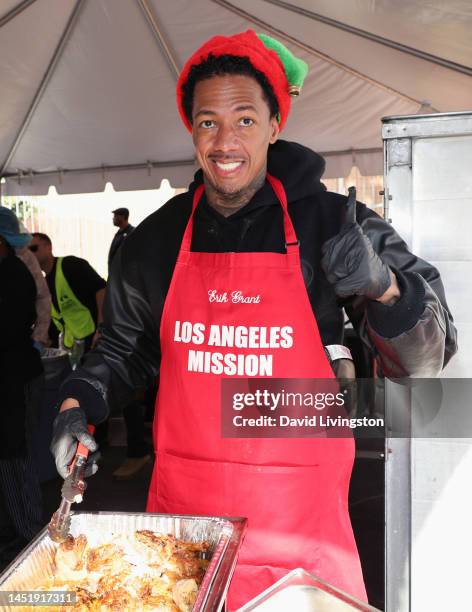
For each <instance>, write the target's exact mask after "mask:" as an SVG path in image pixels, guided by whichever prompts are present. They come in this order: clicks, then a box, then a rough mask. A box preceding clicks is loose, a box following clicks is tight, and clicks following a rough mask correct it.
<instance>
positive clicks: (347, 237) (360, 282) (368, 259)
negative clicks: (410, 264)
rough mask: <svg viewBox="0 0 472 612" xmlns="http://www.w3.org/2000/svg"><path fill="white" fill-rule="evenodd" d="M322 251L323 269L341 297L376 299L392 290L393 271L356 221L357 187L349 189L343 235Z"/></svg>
mask: <svg viewBox="0 0 472 612" xmlns="http://www.w3.org/2000/svg"><path fill="white" fill-rule="evenodd" d="M321 250H322V254H323V258H322V260H321V266H322V268H323V270H324V273H325V274H326V278H327V279H328V281H329V282H330V283H332V284H333V285H334V290H335V292H336V295H337V296H338V297H340V298H345V297H349V296H351V295H365V296H366V297H367V298H369V299H371V300H376V299H378V298H379V297H381V296H382V295H383V294H384V293H385V292H386V291H387V289H388V288H389V287H390V285H391V282H392V273H391V271H390V268H389V267H388V266H387V265H386V264H384V262H383V261H382V260H381V259H380V257H379V256H378V255H377V253H376V252H375V251H374V248H373V246H372V243H371V242H370V240H369V238H368V237H367V236H366V235H365V234H364V232H363V231H362V228H361V227H360V225H359V224H358V223H357V221H356V188H355V187H349V198H348V201H347V206H346V218H345V221H344V223H343V225H342V226H341V230H340V232H339V234H337V235H336V236H334V237H333V238H330V239H329V240H327V241H326V242H325V243H324V244H323V246H322V247H321Z"/></svg>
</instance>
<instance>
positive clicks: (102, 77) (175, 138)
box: [0, 0, 472, 195]
mask: <svg viewBox="0 0 472 612" xmlns="http://www.w3.org/2000/svg"><path fill="white" fill-rule="evenodd" d="M248 28H253V29H255V30H256V31H261V32H265V33H267V34H269V35H273V36H275V37H278V38H279V39H281V40H282V41H283V42H285V43H286V44H287V46H288V47H289V48H291V49H292V51H293V52H294V53H296V54H297V55H298V56H300V57H302V58H303V59H304V60H305V61H306V62H307V63H308V64H309V66H310V72H309V76H308V78H307V81H306V85H305V87H304V90H303V92H302V95H301V96H300V98H299V99H297V100H295V101H294V102H293V105H292V109H293V110H292V114H291V117H290V119H289V121H288V124H287V128H286V130H285V131H284V133H283V137H284V138H287V139H289V140H297V141H299V142H301V143H303V144H306V145H308V146H310V147H311V148H313V149H315V150H316V151H318V152H320V153H322V154H324V155H325V156H326V159H327V173H326V176H329V177H334V176H346V175H347V174H348V173H349V170H350V168H351V166H352V165H353V163H355V164H356V165H357V166H358V167H359V168H360V170H361V172H362V173H363V174H381V173H382V150H381V137H380V119H381V117H383V116H385V115H400V114H414V113H417V112H423V111H425V110H426V112H429V111H431V110H434V111H441V112H445V111H458V110H466V109H470V108H472V78H471V77H472V38H471V36H470V32H471V31H472V6H471V3H470V2H468V1H467V0H448V2H447V3H445V2H444V1H443V0H395V2H391V1H387V0H380V1H377V2H372V1H371V0H356V2H353V1H352V0H337V1H336V2H332V0H293V1H292V2H283V1H281V0H231V1H226V0H23V1H22V2H20V1H19V0H0V82H1V84H2V96H1V102H0V175H1V176H3V177H5V178H6V182H4V184H2V186H1V187H2V191H3V193H10V194H14V193H17V194H22V195H27V194H37V195H39V194H44V193H46V192H47V190H48V188H49V186H50V185H55V186H56V188H57V190H58V192H59V193H74V192H92V191H100V190H102V189H103V188H104V185H105V184H106V182H109V181H111V182H112V183H113V185H114V187H115V189H117V190H124V189H145V188H156V187H158V186H159V184H160V182H161V180H162V179H163V178H168V179H169V180H170V181H171V183H172V184H173V185H176V186H183V185H186V184H187V183H188V182H189V179H190V178H191V176H192V172H193V171H194V157H193V147H192V142H191V138H190V137H189V135H188V133H187V132H186V130H185V129H184V127H183V126H182V124H181V121H180V119H179V116H178V113H177V108H176V104H175V82H176V78H177V74H178V71H179V70H180V68H181V67H182V65H183V63H184V61H185V60H186V58H187V57H188V56H189V55H190V54H191V53H192V52H193V51H194V50H195V49H196V48H197V47H198V46H199V45H200V44H202V43H203V42H204V41H205V40H206V39H208V38H209V37H210V36H212V35H215V34H226V35H229V34H233V33H236V32H239V31H242V30H245V29H248Z"/></svg>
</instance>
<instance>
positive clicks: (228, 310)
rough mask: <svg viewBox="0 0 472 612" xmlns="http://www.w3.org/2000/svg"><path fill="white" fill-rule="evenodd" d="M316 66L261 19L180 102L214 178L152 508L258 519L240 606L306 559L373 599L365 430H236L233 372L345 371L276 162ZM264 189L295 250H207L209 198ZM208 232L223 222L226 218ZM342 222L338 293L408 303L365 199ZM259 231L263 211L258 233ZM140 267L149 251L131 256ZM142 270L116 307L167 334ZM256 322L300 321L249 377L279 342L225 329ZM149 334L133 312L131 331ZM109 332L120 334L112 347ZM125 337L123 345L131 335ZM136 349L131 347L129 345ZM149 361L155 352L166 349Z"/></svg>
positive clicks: (174, 284) (190, 232) (191, 71)
mask: <svg viewBox="0 0 472 612" xmlns="http://www.w3.org/2000/svg"><path fill="white" fill-rule="evenodd" d="M305 74H306V66H305V65H304V63H303V62H301V61H300V60H297V59H296V58H294V57H293V56H292V55H291V54H290V53H289V52H288V51H287V50H286V49H285V48H284V47H282V45H280V43H277V41H273V40H272V39H269V38H268V37H264V36H258V35H256V34H255V33H254V32H252V31H248V32H245V33H243V34H238V35H235V36H231V37H222V36H217V37H215V38H212V39H211V40H210V41H208V42H207V43H206V44H205V45H204V46H203V47H202V48H201V49H199V50H198V51H197V52H196V53H195V54H194V55H193V56H192V57H191V58H190V60H189V61H188V62H187V64H186V65H185V67H184V69H183V71H182V74H181V76H180V79H179V83H178V86H177V100H178V106H179V111H180V114H181V117H182V119H183V121H184V124H185V125H186V127H187V128H188V129H189V131H191V133H192V137H193V141H194V144H195V149H196V153H197V159H198V162H199V164H200V166H201V168H202V171H203V182H202V183H201V184H199V185H197V186H196V187H195V188H193V190H191V210H189V211H188V213H187V216H186V219H185V223H184V224H183V225H182V226H181V230H180V231H181V236H182V239H181V242H180V244H179V246H178V249H177V251H176V254H175V265H174V267H173V269H172V274H171V276H170V279H169V282H168V289H167V292H166V295H165V302H164V305H163V308H162V307H161V309H162V310H161V312H162V316H160V320H159V321H160V323H159V332H158V333H159V349H160V388H159V394H158V399H157V404H156V418H155V423H154V441H155V447H156V463H155V468H154V473H153V477H152V482H151V486H150V490H149V498H148V505H147V509H148V511H150V512H164V513H179V514H208V515H222V516H246V517H247V518H248V531H247V536H246V539H245V541H244V544H243V546H242V549H241V552H240V557H239V563H238V566H237V568H236V571H235V575H234V579H233V581H232V584H231V588H230V591H229V595H228V604H229V609H230V610H235V609H237V608H238V607H240V606H241V605H243V604H244V603H246V602H247V601H248V600H250V599H251V598H252V597H254V596H256V595H257V594H258V593H260V592H261V591H262V590H264V589H265V588H267V587H268V586H269V585H271V584H272V583H274V582H275V581H276V580H277V579H279V578H280V577H282V576H283V575H285V574H286V573H287V572H289V571H290V570H291V569H293V568H296V567H303V568H305V569H307V570H309V571H311V572H313V573H314V574H316V575H317V576H319V577H320V578H322V579H324V580H326V581H327V582H329V583H331V584H333V585H334V586H336V587H338V588H340V589H343V590H345V591H346V592H347V593H349V594H350V595H353V596H355V597H358V598H360V599H364V600H365V599H366V593H365V588H364V583H363V579H362V571H361V567H360V562H359V558H358V554H357V549H356V544H355V541H354V537H353V533H352V529H351V524H350V520H349V514H348V488H349V479H350V475H351V469H352V464H353V459H354V443H353V440H352V438H303V439H297V438H292V439H291V438H279V439H276V438H263V439H257V438H228V439H224V438H223V437H222V435H221V422H220V421H221V419H220V403H221V402H220V394H221V381H222V379H223V378H227V377H229V376H239V377H248V376H251V375H252V376H270V377H274V378H324V379H330V378H333V377H334V374H333V371H332V369H331V366H330V364H329V362H328V360H327V358H326V355H325V352H324V349H323V343H322V341H321V339H320V333H319V329H318V324H317V320H316V319H315V316H314V313H313V307H312V303H311V301H310V299H309V297H308V294H307V289H306V279H305V278H304V275H303V272H302V265H301V262H300V245H299V236H298V235H297V232H296V231H295V228H294V224H293V222H292V219H291V216H290V215H289V211H288V204H287V197H286V190H285V187H284V184H283V181H281V180H279V179H277V178H275V177H274V176H272V175H271V174H270V173H269V172H268V170H267V151H268V148H269V146H271V145H273V144H274V143H275V142H276V140H277V137H278V134H279V131H280V130H281V129H282V128H283V127H284V125H285V122H286V120H287V116H288V113H289V109H290V96H289V92H292V93H294V92H299V90H300V87H301V85H302V83H303V78H304V76H305ZM261 189H265V190H266V192H265V193H267V197H271V198H272V197H274V196H275V198H276V206H274V207H273V210H272V209H271V211H270V212H271V214H272V215H275V216H276V217H277V218H280V221H281V224H280V228H281V232H280V234H281V236H280V239H281V240H282V243H283V247H282V249H280V250H279V251H278V252H272V251H270V249H267V251H270V252H267V251H263V250H259V251H257V252H252V251H250V250H249V251H248V250H240V249H234V250H233V249H231V248H230V249H225V248H224V247H223V248H222V249H221V251H220V252H203V251H201V250H199V249H198V248H195V245H196V244H198V240H199V236H197V235H196V232H195V231H194V230H195V228H196V225H195V220H196V218H197V214H198V213H199V211H200V210H203V209H202V208H201V207H202V206H210V207H211V208H212V209H213V210H214V211H217V213H218V214H219V215H220V216H221V219H220V220H221V222H225V219H227V221H228V223H231V220H232V219H234V218H236V217H237V213H238V211H241V210H242V209H244V207H245V206H247V205H248V203H250V201H251V200H252V198H253V196H254V194H255V193H258V192H260V190H261ZM256 213H257V211H256ZM257 214H258V213H257ZM207 229H208V232H211V229H212V226H211V224H209V225H208V228H207ZM340 230H341V231H339V232H337V233H336V232H335V235H334V236H333V235H332V237H331V239H330V240H328V241H325V242H324V246H323V251H322V253H320V254H319V258H320V260H321V258H322V266H323V269H324V273H325V275H326V278H327V279H328V280H329V282H330V283H331V284H332V286H334V287H335V291H336V294H337V295H338V296H343V297H345V296H352V295H358V296H359V295H360V296H363V298H364V299H366V300H370V301H377V302H378V303H379V304H383V305H384V306H385V307H387V308H388V305H394V304H395V303H396V301H397V300H398V299H399V298H400V296H401V292H400V287H399V284H398V282H397V277H396V274H394V273H393V271H392V270H391V268H390V267H389V266H388V265H387V264H386V263H384V261H383V260H382V258H380V257H379V256H378V255H377V253H376V252H375V251H374V249H373V248H372V244H371V242H370V241H369V239H368V238H367V237H366V236H365V234H364V233H363V231H362V229H361V228H360V226H359V225H358V224H357V222H356V205H355V199H353V198H350V200H349V204H348V207H347V209H345V210H344V222H343V224H342V225H341V228H340ZM228 231H230V230H228ZM250 231H251V224H250V223H249V222H248V223H247V227H246V233H248V232H250ZM136 234H139V228H138V229H137V230H136V232H135V233H134V234H133V236H131V237H130V239H129V240H128V241H127V242H129V243H131V244H136V245H137V242H136V243H134V242H133V241H134V240H135V236H136ZM125 247H126V248H128V245H125ZM136 248H137V247H136ZM129 265H130V266H132V267H134V266H135V265H136V264H135V262H134V261H133V262H132V261H131V260H130V263H129ZM126 274H127V272H125V275H126ZM136 274H137V275H139V272H138V271H136ZM140 283H141V281H139V280H138V277H136V281H133V283H132V284H130V285H129V286H128V287H127V295H126V296H125V295H123V296H122V298H123V301H122V302H121V303H118V302H113V298H110V304H109V310H110V311H111V310H112V309H113V308H115V309H117V310H118V311H120V312H122V311H123V310H125V309H126V308H127V306H128V308H129V309H130V310H131V311H132V316H133V317H134V319H135V320H136V321H137V320H138V318H139V320H140V323H139V325H142V329H143V330H144V331H143V333H142V334H140V338H141V340H140V342H142V343H143V345H144V344H145V343H147V342H149V343H152V342H155V340H151V339H150V338H148V339H146V338H145V336H146V337H149V336H150V334H151V328H152V321H151V320H149V319H146V317H148V315H147V314H146V308H147V306H145V305H144V303H145V300H146V298H145V297H144V296H145V294H146V291H145V290H144V286H142V285H140ZM112 286H113V280H112ZM140 287H141V288H140ZM326 290H327V289H326V287H325V288H324V291H326ZM314 291H315V292H316V287H315V288H314ZM319 291H320V292H321V288H320V290H319ZM112 295H113V290H112ZM319 297H321V296H319ZM131 304H132V305H131ZM135 313H139V315H138V316H135ZM112 316H114V315H113V314H112V313H111V312H110V317H112ZM125 316H127V315H125ZM254 327H256V328H258V329H259V330H262V329H265V330H273V329H282V328H283V329H286V330H291V331H290V338H289V340H287V339H286V342H285V344H284V345H283V346H282V343H279V344H278V345H277V346H275V347H273V348H271V352H270V360H271V361H270V368H269V369H267V368H266V369H264V368H259V369H258V368H257V367H256V368H255V369H254V370H252V371H251V373H249V374H248V372H247V371H246V370H245V369H244V365H243V366H241V364H244V363H245V361H244V360H245V358H248V357H249V356H252V357H254V356H255V357H254V358H255V359H256V363H257V359H258V358H260V357H261V355H262V353H267V350H264V351H263V350H262V349H261V348H260V347H259V346H258V344H257V342H255V343H254V342H253V345H252V347H251V348H249V347H248V345H247V344H244V343H243V342H240V344H239V347H238V346H237V347H236V348H235V346H234V343H229V344H227V346H222V344H221V343H220V344H218V343H215V342H213V343H212V342H211V330H221V329H223V328H225V329H235V328H238V329H239V330H240V333H241V330H246V332H247V330H249V329H252V328H254ZM123 329H124V328H123ZM156 331H157V330H156ZM134 333H135V332H134V328H133V326H132V325H130V326H129V327H128V328H127V334H128V335H133V334H134ZM156 335H157V333H156ZM120 342H121V340H120ZM123 342H124V343H126V340H125V339H124V338H123ZM106 343H107V338H106V334H105V337H104V339H103V346H105V345H106ZM118 344H119V343H118ZM215 344H216V346H217V348H215ZM276 344H277V343H276ZM150 345H151V344H149V346H150ZM105 350H107V349H105ZM114 350H115V351H116V352H117V353H119V347H118V345H117V344H115V348H114ZM99 353H100V348H99V349H98V351H97V359H96V360H95V362H94V357H93V355H92V357H89V360H88V364H85V368H84V369H83V370H82V373H81V372H79V373H78V374H77V375H75V379H74V380H71V381H69V383H68V384H66V385H65V386H64V389H63V397H65V398H66V399H65V400H64V402H63V403H62V406H61V412H60V414H59V416H58V418H57V419H56V424H55V428H56V430H55V436H54V441H53V452H54V453H55V455H56V462H57V464H58V467H60V468H61V469H62V470H63V471H64V466H66V465H67V459H68V457H69V455H70V449H71V442H72V441H73V440H74V439H75V438H77V437H78V438H79V439H80V440H81V441H82V442H83V443H85V444H86V445H87V446H89V447H90V449H91V450H95V448H96V445H95V444H94V441H93V438H91V437H90V436H88V434H87V433H86V432H85V430H84V423H85V414H84V412H83V411H82V409H81V408H79V403H80V404H82V405H86V404H87V403H90V405H91V404H93V400H92V397H91V390H90V389H87V393H88V399H87V397H85V391H84V389H85V387H84V385H87V384H89V382H90V380H91V379H90V376H91V375H92V376H95V380H96V381H98V382H96V384H95V385H94V386H95V389H98V390H99V391H100V386H102V388H105V389H108V388H111V387H112V386H113V385H109V384H108V382H109V380H108V382H107V379H109V377H110V373H109V370H106V371H105V370H104V368H103V359H102V357H101V356H100V355H99ZM134 355H135V353H134V352H131V353H130V354H129V360H128V361H129V364H128V366H127V367H128V368H129V372H131V371H133V372H135V384H138V379H139V376H141V372H145V371H146V368H147V364H146V363H145V360H143V359H142V357H143V355H144V352H142V353H140V354H139V358H138V359H135V357H134ZM123 358H124V361H126V360H127V359H128V357H127V356H125V355H124V354H123ZM149 359H150V360H151V361H153V360H154V359H155V357H154V355H152V354H151V355H150V357H149ZM122 367H124V366H121V365H116V364H115V366H112V367H111V369H112V370H113V371H114V373H115V375H116V374H117V373H118V376H119V371H120V368H122ZM122 372H124V371H123V370H122ZM127 375H128V374H127V373H123V377H125V376H127ZM87 381H88V382H87ZM74 385H75V387H74ZM74 389H75V391H74ZM106 393H107V392H106V391H105V392H104V393H103V397H105V395H106ZM107 400H108V401H109V398H107ZM88 415H89V417H90V416H91V411H90V410H88ZM92 419H93V416H92Z"/></svg>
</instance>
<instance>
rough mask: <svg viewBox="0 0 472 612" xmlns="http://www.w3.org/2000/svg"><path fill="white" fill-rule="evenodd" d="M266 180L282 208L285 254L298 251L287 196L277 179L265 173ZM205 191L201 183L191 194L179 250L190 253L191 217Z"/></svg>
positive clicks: (297, 242)
mask: <svg viewBox="0 0 472 612" xmlns="http://www.w3.org/2000/svg"><path fill="white" fill-rule="evenodd" d="M267 180H268V182H269V184H270V186H271V187H272V189H273V190H274V193H275V195H276V196H277V199H278V201H279V202H280V205H281V206H282V211H283V217H284V234H285V247H286V249H287V253H290V252H292V251H296V250H298V247H299V244H300V243H299V241H298V239H297V235H296V233H295V228H294V227H293V223H292V220H291V219H290V215H289V214H288V203H287V195H286V193H285V189H284V186H283V185H282V183H281V182H280V181H279V179H278V178H275V176H272V175H271V174H269V173H267ZM204 191H205V186H204V185H203V183H202V184H201V185H199V186H198V187H197V188H196V189H195V191H194V193H193V201H192V212H191V214H190V218H189V220H188V223H187V227H186V228H185V232H184V236H183V238H182V245H181V250H183V251H190V246H191V243H192V230H193V217H194V214H195V210H196V208H197V206H198V203H199V202H200V200H201V198H202V195H203V192H204Z"/></svg>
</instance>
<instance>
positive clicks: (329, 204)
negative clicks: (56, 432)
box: [61, 140, 457, 421]
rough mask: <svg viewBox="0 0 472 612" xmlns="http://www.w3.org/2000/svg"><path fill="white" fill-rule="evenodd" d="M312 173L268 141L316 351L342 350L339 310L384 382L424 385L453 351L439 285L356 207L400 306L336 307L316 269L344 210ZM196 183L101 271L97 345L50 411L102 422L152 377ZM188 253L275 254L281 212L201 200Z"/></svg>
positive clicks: (267, 202)
mask: <svg viewBox="0 0 472 612" xmlns="http://www.w3.org/2000/svg"><path fill="white" fill-rule="evenodd" d="M324 166H325V164H324V160H323V158H322V157H320V156H319V155H318V154H317V153H315V152H313V151H311V150H310V149H307V148H306V147H303V146H301V145H299V144H295V143H290V142H285V141H282V140H279V141H278V142H277V143H276V144H274V145H271V146H270V148H269V154H268V172H269V173H270V174H272V175H274V176H275V177H277V178H278V179H280V180H281V181H282V184H283V185H284V188H285V191H286V194H287V200H288V210H289V214H290V217H291V219H292V222H293V224H294V227H295V231H296V234H297V237H298V239H299V241H300V255H301V260H302V272H303V276H304V280H305V286H306V288H307V292H308V296H309V299H310V303H311V305H312V308H313V312H314V314H315V317H316V320H317V323H318V327H319V330H320V335H321V339H322V341H323V343H324V344H325V345H327V344H342V342H343V333H344V314H343V307H344V308H345V310H346V313H347V314H348V316H349V318H350V320H351V322H352V324H353V326H354V328H355V329H356V331H357V333H358V334H359V336H360V337H361V339H362V340H363V342H364V343H365V344H366V345H367V346H368V347H369V348H370V349H371V350H372V352H373V354H374V355H375V356H376V358H377V359H378V361H379V363H380V365H381V366H382V368H383V370H384V372H385V374H386V375H387V376H390V377H402V376H409V377H429V376H436V375H437V374H438V373H439V372H440V370H441V369H442V367H444V365H445V364H446V363H447V361H448V360H449V359H450V357H451V356H452V355H453V354H454V353H455V351H456V349H457V347H456V330H455V328H454V326H453V323H452V317H451V315H450V313H449V311H448V308H447V304H446V301H445V297H444V289H443V286H442V283H441V279H440V277H439V273H438V271H437V270H436V269H435V268H434V267H433V266H431V265H429V264H428V263H427V262H425V261H423V260H421V259H419V258H417V257H416V256H414V255H413V254H411V253H410V252H409V251H408V249H407V246H406V244H405V243H404V242H403V240H402V239H401V238H400V237H399V236H398V234H397V233H396V232H395V231H394V229H393V228H392V226H391V225H389V224H388V223H386V222H385V221H384V220H383V219H381V218H380V217H379V216H378V215H376V214H375V213H374V212H373V211H371V210H370V209H368V208H367V207H366V206H365V205H364V204H361V203H358V204H357V212H356V215H357V221H358V223H359V224H360V225H361V227H362V229H363V231H364V232H365V233H366V234H367V235H368V236H369V238H370V240H371V242H372V244H373V247H374V249H375V250H376V252H377V253H378V254H379V255H380V257H381V258H382V260H383V261H384V262H385V263H386V264H388V265H389V266H390V268H391V269H392V270H393V272H394V273H395V274H396V276H397V279H398V282H399V285H400V289H401V292H402V296H401V298H400V299H399V300H398V302H396V303H395V304H394V305H393V306H384V305H382V304H380V303H379V302H376V301H371V300H367V299H365V298H364V297H359V296H353V297H352V298H349V299H347V300H344V301H343V302H341V301H340V300H338V299H337V298H336V295H335V293H334V290H333V287H332V286H331V285H330V283H329V282H328V280H327V279H326V277H325V275H324V273H323V270H322V268H321V247H322V245H323V243H324V242H325V241H326V240H328V239H329V238H331V237H332V236H335V235H336V234H337V233H338V232H339V229H340V227H341V225H342V223H343V220H344V214H345V206H346V201H347V198H346V197H345V196H342V195H339V194H336V193H331V192H328V191H326V188H325V186H324V185H323V184H322V183H321V181H320V179H321V176H322V174H323V171H324ZM202 180H203V178H202V172H201V171H198V172H197V173H196V175H195V178H194V181H193V183H192V184H191V185H190V187H189V191H188V192H187V193H185V194H181V195H178V196H176V197H174V198H172V199H171V200H170V201H169V202H167V203H166V204H165V205H164V206H163V207H162V208H160V209H159V210H157V211H156V212H155V213H153V214H152V215H150V216H149V217H148V218H147V219H146V220H145V221H143V222H142V223H141V224H140V225H139V226H138V227H137V228H136V230H135V231H134V232H133V233H132V234H131V236H129V238H127V240H126V242H125V243H124V245H123V248H122V249H120V251H119V252H118V254H117V257H116V259H115V261H114V262H113V267H112V271H111V275H110V278H109V282H108V288H107V296H106V301H105V311H104V314H105V328H104V332H103V335H102V338H101V340H100V342H99V344H98V347H97V348H96V350H95V351H93V352H91V353H90V354H89V355H88V356H87V358H86V360H85V363H84V365H83V367H81V368H80V369H78V370H77V371H76V372H75V373H74V374H72V376H71V377H70V378H69V379H68V380H67V381H66V382H65V383H64V385H63V387H62V390H61V399H63V398H65V397H75V398H77V399H78V400H79V401H80V403H81V405H82V406H83V407H84V408H85V410H86V411H87V412H88V413H89V417H90V418H91V420H92V421H97V420H101V419H102V418H103V417H104V416H105V414H106V412H107V408H106V404H107V403H108V404H110V405H112V404H113V406H114V407H115V405H117V404H118V405H120V404H121V405H125V404H126V403H127V402H128V401H129V400H130V398H131V397H132V393H133V390H134V389H135V388H143V387H146V386H148V385H149V384H150V383H151V382H152V381H153V380H154V378H155V376H156V374H157V373H158V370H159V364H160V346H159V326H160V320H161V313H162V308H163V305H164V300H165V297H166V294H167V290H168V287H169V284H170V280H171V277H172V273H173V270H174V266H175V262H176V259H177V255H178V251H179V248H180V243H181V240H182V236H183V232H184V229H185V226H186V223H187V221H188V218H189V215H190V211H191V206H192V196H193V192H194V190H195V188H196V186H197V185H199V184H200V183H201V182H202ZM192 250H193V251H203V252H223V251H234V252H242V251H246V252H251V251H252V252H264V251H272V252H285V245H284V235H283V220H282V209H281V206H280V204H279V202H278V200H277V198H276V196H275V194H274V192H273V191H272V188H271V187H270V185H269V184H268V182H267V181H266V183H265V184H264V186H263V187H262V188H261V189H260V190H259V191H258V192H257V193H256V194H255V195H254V197H253V198H252V200H251V201H250V202H249V203H248V204H246V205H245V206H244V207H243V208H241V209H240V210H238V211H237V212H236V213H235V214H233V215H231V216H229V217H223V216H222V215H221V214H219V213H218V212H217V211H216V210H214V209H213V208H212V207H210V206H209V205H208V203H207V201H206V199H205V197H204V196H203V197H202V199H201V201H200V204H199V206H198V208H197V210H196V212H195V220H194V230H193V236H192ZM296 307H297V305H296V303H294V308H296Z"/></svg>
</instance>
